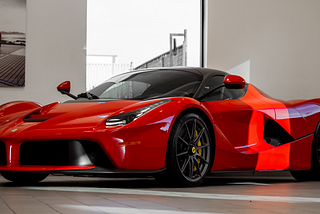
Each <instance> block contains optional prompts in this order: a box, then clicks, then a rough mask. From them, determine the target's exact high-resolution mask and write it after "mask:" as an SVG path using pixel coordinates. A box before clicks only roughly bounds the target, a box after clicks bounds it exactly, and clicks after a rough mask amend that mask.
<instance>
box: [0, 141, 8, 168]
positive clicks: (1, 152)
mask: <svg viewBox="0 0 320 214" xmlns="http://www.w3.org/2000/svg"><path fill="white" fill-rule="evenodd" d="M6 164H7V155H6V145H5V144H4V142H2V141H0V165H6Z"/></svg>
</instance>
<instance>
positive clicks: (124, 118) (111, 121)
mask: <svg viewBox="0 0 320 214" xmlns="http://www.w3.org/2000/svg"><path fill="white" fill-rule="evenodd" d="M170 101H171V100H161V101H158V102H155V103H152V104H150V105H147V106H145V107H142V108H139V109H137V110H134V111H130V112H127V113H124V114H119V115H116V116H113V117H110V118H108V119H107V121H106V126H119V125H126V124H128V123H131V122H132V121H134V120H136V119H138V118H139V117H141V116H142V115H145V114H146V113H148V112H149V111H152V110H153V109H155V108H158V107H159V106H161V105H163V104H165V103H168V102H170Z"/></svg>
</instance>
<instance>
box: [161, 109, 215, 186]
mask: <svg viewBox="0 0 320 214" xmlns="http://www.w3.org/2000/svg"><path fill="white" fill-rule="evenodd" d="M212 151H213V146H212V143H211V138H210V133H209V131H208V128H207V126H206V123H205V122H204V121H203V119H202V118H201V117H200V116H199V115H197V114H194V113H188V114H185V115H183V116H182V117H181V118H179V119H178V120H177V122H176V123H175V124H174V126H173V128H172V131H171V134H170V139H169V143H168V149H167V158H166V167H167V171H166V172H165V174H164V175H163V176H158V177H156V179H157V181H159V182H160V183H161V184H166V185H174V186H189V187H192V186H199V185H200V184H201V183H202V182H203V180H204V179H205V176H206V175H207V174H208V172H209V171H210V169H211V166H212V159H213V158H212V156H213V152H212Z"/></svg>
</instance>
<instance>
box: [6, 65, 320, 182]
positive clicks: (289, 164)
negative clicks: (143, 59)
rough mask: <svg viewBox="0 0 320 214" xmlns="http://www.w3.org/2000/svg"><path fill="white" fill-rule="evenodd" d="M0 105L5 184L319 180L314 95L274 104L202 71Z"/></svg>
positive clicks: (228, 78) (240, 83) (143, 75)
mask: <svg viewBox="0 0 320 214" xmlns="http://www.w3.org/2000/svg"><path fill="white" fill-rule="evenodd" d="M58 90H59V91H60V92H61V93H63V94H67V95H68V96H70V97H72V98H73V100H69V101H67V102H64V103H59V102H55V103H51V104H49V105H44V106H42V105H40V104H38V103H34V102H27V101H17V102H9V103H6V104H3V105H2V106H1V107H0V115H1V119H0V120H1V121H0V172H1V174H2V176H3V177H5V178H6V179H8V180H10V181H14V182H36V181H40V180H43V179H44V178H45V177H46V176H47V175H48V174H50V173H53V174H54V173H57V174H65V175H87V176H115V177H118V176H119V177H122V176H131V177H140V176H153V177H155V178H156V180H157V181H159V182H160V183H162V184H172V185H182V186H198V185H200V184H201V182H202V181H203V180H204V179H205V176H206V175H207V174H208V173H209V172H230V171H264V170H268V171H269V170H290V171H291V173H292V175H293V176H294V177H295V178H296V179H297V180H319V179H320V167H319V165H320V164H319V153H320V144H319V135H320V130H319V129H320V128H319V120H320V99H313V100H294V101H281V100H276V99H273V98H271V97H269V96H267V95H266V94H264V93H263V92H261V91H260V90H259V89H257V88H255V87H254V86H253V85H251V84H248V83H246V82H245V81H244V79H243V78H241V77H239V76H235V75H230V74H227V73H225V72H222V71H218V70H212V69H206V68H161V69H147V70H139V71H132V72H129V73H125V74H121V75H118V76H115V77H113V78H111V79H109V80H107V81H106V82H104V83H102V84H101V85H99V86H97V87H96V88H94V89H92V90H90V91H88V92H85V93H82V94H79V95H78V96H75V95H73V94H70V82H64V83H62V84H60V85H59V86H58Z"/></svg>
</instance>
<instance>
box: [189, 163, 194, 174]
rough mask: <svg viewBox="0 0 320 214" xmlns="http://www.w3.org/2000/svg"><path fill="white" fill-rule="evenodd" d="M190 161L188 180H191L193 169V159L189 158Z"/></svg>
mask: <svg viewBox="0 0 320 214" xmlns="http://www.w3.org/2000/svg"><path fill="white" fill-rule="evenodd" d="M189 159H190V161H189V163H190V164H189V178H192V176H193V167H194V163H193V159H192V158H189Z"/></svg>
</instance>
